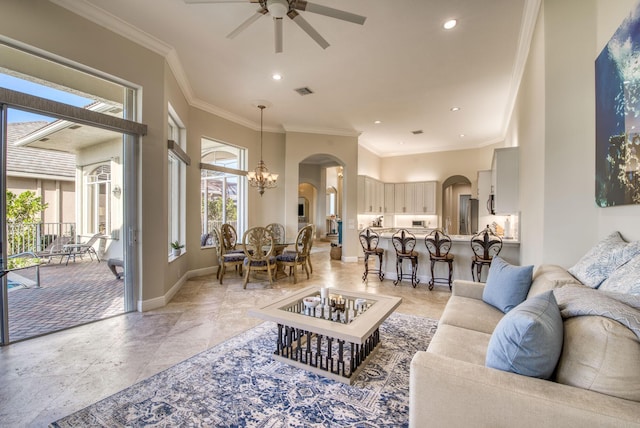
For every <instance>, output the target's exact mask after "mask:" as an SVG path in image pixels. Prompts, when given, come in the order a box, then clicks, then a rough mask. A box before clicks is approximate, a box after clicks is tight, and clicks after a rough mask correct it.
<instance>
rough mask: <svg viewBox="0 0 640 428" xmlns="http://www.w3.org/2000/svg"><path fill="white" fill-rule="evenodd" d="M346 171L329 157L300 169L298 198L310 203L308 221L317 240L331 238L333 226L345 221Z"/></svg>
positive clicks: (315, 157) (317, 158)
mask: <svg viewBox="0 0 640 428" xmlns="http://www.w3.org/2000/svg"><path fill="white" fill-rule="evenodd" d="M343 168H344V167H343V166H342V165H341V163H340V161H339V160H338V159H336V158H335V157H333V156H331V155H326V154H316V155H312V156H309V157H307V158H305V159H303V160H302V161H301V162H300V163H299V165H298V198H306V199H307V200H308V203H309V210H308V212H307V213H306V220H307V221H308V223H313V224H314V225H315V227H316V237H317V238H326V237H328V236H329V235H330V234H331V232H332V230H331V224H335V223H336V220H339V219H341V218H342V217H343V213H342V207H343V206H344V204H343V200H342V199H343V198H344V192H343V186H342V178H343V172H344V169H343ZM329 189H330V190H329Z"/></svg>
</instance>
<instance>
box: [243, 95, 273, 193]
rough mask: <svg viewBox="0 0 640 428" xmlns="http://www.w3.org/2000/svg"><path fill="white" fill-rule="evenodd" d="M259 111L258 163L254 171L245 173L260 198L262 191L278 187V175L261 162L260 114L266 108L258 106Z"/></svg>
mask: <svg viewBox="0 0 640 428" xmlns="http://www.w3.org/2000/svg"><path fill="white" fill-rule="evenodd" d="M258 108H259V109H260V162H258V166H256V169H255V170H254V171H249V172H247V179H248V180H249V185H250V186H251V187H255V188H257V189H258V193H260V196H262V194H263V193H264V189H273V188H274V187H276V186H277V185H278V174H274V173H271V172H269V168H267V166H266V165H265V163H264V161H263V160H262V114H263V112H264V109H265V108H266V107H265V106H263V105H259V106H258Z"/></svg>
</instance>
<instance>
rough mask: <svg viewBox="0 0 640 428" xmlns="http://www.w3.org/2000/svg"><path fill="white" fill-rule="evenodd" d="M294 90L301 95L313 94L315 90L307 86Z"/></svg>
mask: <svg viewBox="0 0 640 428" xmlns="http://www.w3.org/2000/svg"><path fill="white" fill-rule="evenodd" d="M294 91H296V92H297V93H298V94H300V95H311V94H313V91H312V90H311V89H309V88H307V87H306V86H305V87H304V88H298V89H294Z"/></svg>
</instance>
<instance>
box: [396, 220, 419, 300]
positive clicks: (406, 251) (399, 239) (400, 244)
mask: <svg viewBox="0 0 640 428" xmlns="http://www.w3.org/2000/svg"><path fill="white" fill-rule="evenodd" d="M391 242H392V243H393V248H395V250H396V273H397V275H398V277H397V278H396V280H395V281H393V284H394V285H398V283H399V282H400V281H402V280H403V278H410V279H411V285H413V288H416V286H417V285H418V283H419V282H420V280H419V279H418V252H417V251H414V248H415V246H416V236H415V235H414V234H413V233H411V232H409V231H408V230H406V229H400V230H398V231H397V232H396V233H394V234H393V236H392V237H391ZM405 260H409V261H410V262H411V273H410V274H407V273H403V272H402V264H403V262H404V261H405Z"/></svg>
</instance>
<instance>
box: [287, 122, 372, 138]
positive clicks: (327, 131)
mask: <svg viewBox="0 0 640 428" xmlns="http://www.w3.org/2000/svg"><path fill="white" fill-rule="evenodd" d="M282 127H283V128H284V131H285V132H300V133H302V134H322V135H335V136H338V137H359V136H360V135H361V134H362V132H360V131H354V130H352V129H331V128H322V129H321V128H302V127H295V126H289V125H286V124H282Z"/></svg>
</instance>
